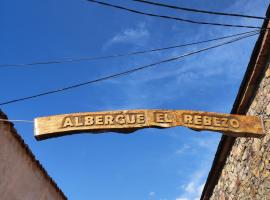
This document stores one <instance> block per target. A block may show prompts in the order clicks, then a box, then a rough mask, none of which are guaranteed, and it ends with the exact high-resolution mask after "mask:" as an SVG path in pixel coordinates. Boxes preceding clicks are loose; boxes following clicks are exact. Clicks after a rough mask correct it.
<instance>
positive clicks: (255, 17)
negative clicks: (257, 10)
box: [133, 0, 269, 19]
mask: <svg viewBox="0 0 270 200" xmlns="http://www.w3.org/2000/svg"><path fill="white" fill-rule="evenodd" d="M133 1H136V2H140V3H146V4H151V5H155V6H161V7H167V8H172V9H177V10H184V11H189V12H197V13H205V14H211V15H224V16H232V17H244V18H251V19H269V18H267V17H259V16H253V15H243V14H236V13H224V12H214V11H207V10H199V9H194V8H184V7H179V6H174V5H168V4H164V3H159V2H152V1H146V0H133Z"/></svg>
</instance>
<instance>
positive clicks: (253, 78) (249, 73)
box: [200, 4, 270, 200]
mask: <svg viewBox="0 0 270 200" xmlns="http://www.w3.org/2000/svg"><path fill="white" fill-rule="evenodd" d="M266 17H267V18H269V17H270V4H269V6H268V8H267V11H266ZM265 27H269V19H266V20H264V22H263V25H262V28H265ZM266 39H267V42H270V33H269V31H268V30H266V31H261V33H260V35H259V37H258V40H257V42H256V44H255V47H254V49H253V51H252V54H251V58H250V61H249V64H248V67H247V70H246V72H245V75H244V78H243V80H242V82H241V85H240V88H239V91H238V94H237V96H236V99H235V102H234V104H233V107H232V110H231V114H246V112H247V110H248V108H249V106H250V104H251V102H252V100H253V98H254V96H255V93H256V91H257V87H258V85H259V82H260V80H261V79H262V74H263V73H262V72H264V71H265V68H267V66H266V65H265V62H266V57H265V56H263V55H262V54H265V51H267V49H268V53H269V51H270V48H265V41H266ZM268 45H269V44H268ZM262 50H264V52H263V51H262ZM254 86H257V87H255V88H254ZM235 139H236V138H235V137H231V136H226V135H223V136H222V137H221V140H220V142H219V145H218V148H217V152H216V154H215V158H214V161H213V164H212V167H211V169H210V172H209V174H208V177H207V180H206V183H205V186H204V189H203V191H202V194H201V198H200V200H209V199H210V197H211V196H212V193H213V190H214V188H215V186H216V184H217V183H218V180H219V178H220V175H221V172H222V169H223V168H224V165H225V163H226V159H227V157H228V155H229V154H230V152H231V149H232V146H233V144H234V142H235Z"/></svg>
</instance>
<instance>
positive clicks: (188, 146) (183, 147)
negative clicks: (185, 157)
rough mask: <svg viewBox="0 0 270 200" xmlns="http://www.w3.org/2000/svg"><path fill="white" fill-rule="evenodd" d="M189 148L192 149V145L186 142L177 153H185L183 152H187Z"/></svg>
mask: <svg viewBox="0 0 270 200" xmlns="http://www.w3.org/2000/svg"><path fill="white" fill-rule="evenodd" d="M189 149H190V145H188V144H184V146H182V147H181V148H179V149H177V150H176V152H175V153H176V154H178V155H179V154H183V153H185V152H186V151H187V150H189Z"/></svg>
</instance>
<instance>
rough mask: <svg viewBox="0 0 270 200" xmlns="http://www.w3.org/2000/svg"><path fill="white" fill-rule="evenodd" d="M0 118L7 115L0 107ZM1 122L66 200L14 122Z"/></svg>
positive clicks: (4, 117) (6, 118)
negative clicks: (7, 127) (8, 128)
mask: <svg viewBox="0 0 270 200" xmlns="http://www.w3.org/2000/svg"><path fill="white" fill-rule="evenodd" d="M0 119H5V120H8V117H7V115H6V114H5V113H4V112H3V111H2V110H1V109H0ZM3 124H7V125H8V126H10V132H11V133H12V134H13V136H14V137H15V138H16V140H17V141H18V142H19V144H20V145H21V147H22V148H23V149H24V150H25V152H26V154H27V155H29V157H30V158H31V160H32V162H33V163H35V165H36V166H37V168H38V169H40V171H41V173H42V175H43V176H44V177H45V179H46V180H47V181H49V183H50V184H51V185H52V186H53V188H55V189H56V192H57V193H59V194H60V195H61V196H62V197H63V199H65V200H67V199H68V198H67V197H66V195H65V194H64V192H63V191H62V190H61V189H60V188H59V187H58V185H57V184H56V182H55V181H54V180H53V179H52V178H51V177H50V175H49V174H48V173H47V171H46V170H45V168H44V167H43V166H42V165H41V163H40V162H39V161H38V160H37V159H36V157H35V155H34V154H33V152H32V151H31V149H30V148H29V147H28V145H27V144H26V143H25V142H24V140H23V138H22V137H21V136H20V134H19V133H18V132H17V130H16V129H15V127H14V124H13V123H12V122H9V121H3Z"/></svg>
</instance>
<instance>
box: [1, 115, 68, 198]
mask: <svg viewBox="0 0 270 200" xmlns="http://www.w3.org/2000/svg"><path fill="white" fill-rule="evenodd" d="M0 114H1V113H0ZM0 199H1V200H64V199H66V197H65V196H64V194H63V193H62V192H61V191H60V189H58V187H57V186H56V185H55V183H54V182H53V181H52V180H51V179H50V177H49V176H48V175H47V173H46V171H45V170H44V169H43V168H42V166H41V165H40V164H39V163H38V161H36V160H35V159H34V156H33V154H32V153H31V151H30V150H29V148H28V147H27V146H26V145H25V144H24V142H23V140H22V139H21V138H20V136H19V135H18V134H17V133H16V130H15V129H14V128H13V127H12V125H11V124H10V123H9V122H3V121H0Z"/></svg>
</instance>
